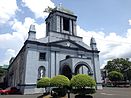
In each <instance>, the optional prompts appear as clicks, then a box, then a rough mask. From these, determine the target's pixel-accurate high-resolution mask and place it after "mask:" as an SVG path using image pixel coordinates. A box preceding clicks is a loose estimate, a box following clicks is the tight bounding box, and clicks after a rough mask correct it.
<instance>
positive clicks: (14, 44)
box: [0, 17, 46, 64]
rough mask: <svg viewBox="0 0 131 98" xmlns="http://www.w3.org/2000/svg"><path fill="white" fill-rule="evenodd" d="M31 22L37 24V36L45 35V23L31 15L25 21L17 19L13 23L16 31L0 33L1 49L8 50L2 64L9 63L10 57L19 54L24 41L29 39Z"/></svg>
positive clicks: (13, 28)
mask: <svg viewBox="0 0 131 98" xmlns="http://www.w3.org/2000/svg"><path fill="white" fill-rule="evenodd" d="M31 24H35V25H36V37H37V38H41V37H44V36H45V29H46V26H45V23H42V24H37V23H36V21H35V20H34V19H32V18H30V17H26V18H25V20H24V22H23V23H22V22H21V21H18V20H17V19H15V20H14V21H13V23H12V30H14V32H8V33H5V34H0V49H4V50H6V51H5V53H4V56H3V57H2V60H3V61H2V60H1V61H2V62H0V64H8V62H9V59H10V58H11V57H12V56H16V55H17V54H18V52H19V50H20V49H21V47H22V46H23V44H24V41H25V40H26V39H27V36H28V31H29V27H30V25H31ZM7 55H8V57H7Z"/></svg>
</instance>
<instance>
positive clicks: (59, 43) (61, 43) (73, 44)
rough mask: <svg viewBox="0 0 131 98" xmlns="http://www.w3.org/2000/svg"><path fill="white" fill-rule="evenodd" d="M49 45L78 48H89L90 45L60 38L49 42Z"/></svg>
mask: <svg viewBox="0 0 131 98" xmlns="http://www.w3.org/2000/svg"><path fill="white" fill-rule="evenodd" d="M50 45H51V46H59V47H65V48H73V49H80V50H91V49H90V47H89V46H88V45H86V44H84V43H83V42H75V41H72V40H60V41H56V42H51V43H50Z"/></svg>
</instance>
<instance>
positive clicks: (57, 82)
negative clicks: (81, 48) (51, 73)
mask: <svg viewBox="0 0 131 98" xmlns="http://www.w3.org/2000/svg"><path fill="white" fill-rule="evenodd" d="M69 85H70V80H69V79H68V78H67V77H66V76H64V75H58V76H55V77H53V78H52V79H51V86H52V87H55V88H53V89H52V91H51V92H53V93H54V94H57V95H58V96H61V97H63V96H65V95H66V93H67V87H68V86H69ZM51 95H52V96H53V94H51Z"/></svg>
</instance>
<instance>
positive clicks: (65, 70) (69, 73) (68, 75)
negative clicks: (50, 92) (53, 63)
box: [61, 65, 72, 80]
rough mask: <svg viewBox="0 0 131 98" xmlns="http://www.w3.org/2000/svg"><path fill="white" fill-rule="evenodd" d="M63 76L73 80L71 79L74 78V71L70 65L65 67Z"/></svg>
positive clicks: (62, 71)
mask: <svg viewBox="0 0 131 98" xmlns="http://www.w3.org/2000/svg"><path fill="white" fill-rule="evenodd" d="M61 74H62V75H64V76H66V77H67V78H68V79H69V80H71V78H72V71H71V69H70V67H69V66H68V65H64V66H63V68H62V70H61Z"/></svg>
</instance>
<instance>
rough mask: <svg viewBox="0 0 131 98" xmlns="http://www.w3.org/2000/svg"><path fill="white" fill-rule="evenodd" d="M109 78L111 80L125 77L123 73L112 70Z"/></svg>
mask: <svg viewBox="0 0 131 98" xmlns="http://www.w3.org/2000/svg"><path fill="white" fill-rule="evenodd" d="M108 78H109V79H110V80H111V81H120V80H122V79H123V74H122V73H120V72H117V71H111V72H109V74H108Z"/></svg>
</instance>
